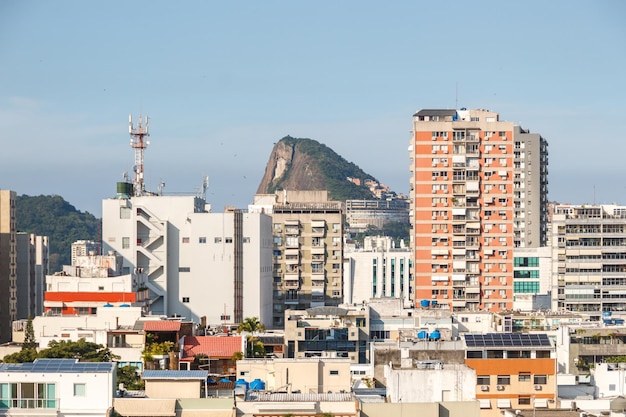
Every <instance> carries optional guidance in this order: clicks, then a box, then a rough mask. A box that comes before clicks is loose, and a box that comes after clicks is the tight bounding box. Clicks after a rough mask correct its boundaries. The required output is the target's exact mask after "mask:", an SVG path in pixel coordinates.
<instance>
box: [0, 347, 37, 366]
mask: <svg viewBox="0 0 626 417" xmlns="http://www.w3.org/2000/svg"><path fill="white" fill-rule="evenodd" d="M35 359H37V351H36V350H34V349H27V350H24V349H22V350H20V351H19V352H15V353H11V354H10V355H6V356H5V357H4V358H2V362H5V363H26V362H32V361H34V360H35Z"/></svg>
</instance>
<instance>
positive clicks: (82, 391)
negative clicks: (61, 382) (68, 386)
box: [74, 384, 87, 397]
mask: <svg viewBox="0 0 626 417" xmlns="http://www.w3.org/2000/svg"><path fill="white" fill-rule="evenodd" d="M86 391H87V390H86V387H85V384H74V397H84V396H85V395H86Z"/></svg>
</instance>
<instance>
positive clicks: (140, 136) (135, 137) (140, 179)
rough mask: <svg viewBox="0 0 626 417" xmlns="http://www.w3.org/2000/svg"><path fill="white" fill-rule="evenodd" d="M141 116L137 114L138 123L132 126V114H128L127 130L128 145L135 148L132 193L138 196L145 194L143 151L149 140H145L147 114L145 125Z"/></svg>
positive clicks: (146, 134) (147, 134)
mask: <svg viewBox="0 0 626 417" xmlns="http://www.w3.org/2000/svg"><path fill="white" fill-rule="evenodd" d="M143 122H144V120H143V117H142V116H139V123H138V124H137V126H136V127H135V126H133V116H132V115H129V116H128V132H129V133H130V147H131V148H133V149H134V150H135V165H134V166H133V171H134V172H135V178H134V180H133V186H134V195H135V197H139V196H142V195H144V194H145V192H146V185H145V183H144V174H143V173H144V170H143V152H144V149H146V148H147V147H148V145H149V144H150V141H149V140H147V138H148V136H150V133H149V132H148V123H149V122H148V116H146V119H145V122H146V124H145V126H144V125H143Z"/></svg>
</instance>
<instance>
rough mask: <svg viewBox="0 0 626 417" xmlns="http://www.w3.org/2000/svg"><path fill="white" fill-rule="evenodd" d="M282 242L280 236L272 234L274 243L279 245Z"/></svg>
mask: <svg viewBox="0 0 626 417" xmlns="http://www.w3.org/2000/svg"><path fill="white" fill-rule="evenodd" d="M282 244H283V238H282V237H281V236H274V245H276V246H281V245H282Z"/></svg>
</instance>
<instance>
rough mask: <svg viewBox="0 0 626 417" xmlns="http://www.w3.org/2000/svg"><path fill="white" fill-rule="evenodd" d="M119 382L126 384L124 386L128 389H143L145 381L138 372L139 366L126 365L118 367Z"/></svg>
mask: <svg viewBox="0 0 626 417" xmlns="http://www.w3.org/2000/svg"><path fill="white" fill-rule="evenodd" d="M117 382H118V383H122V384H124V388H125V389H128V390H133V391H135V390H142V389H144V387H145V383H144V382H143V381H142V379H141V378H140V377H139V374H138V373H137V367H136V366H132V365H126V366H122V367H118V368H117Z"/></svg>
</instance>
